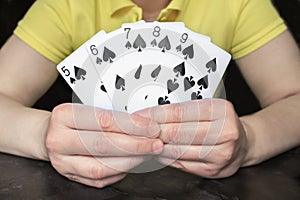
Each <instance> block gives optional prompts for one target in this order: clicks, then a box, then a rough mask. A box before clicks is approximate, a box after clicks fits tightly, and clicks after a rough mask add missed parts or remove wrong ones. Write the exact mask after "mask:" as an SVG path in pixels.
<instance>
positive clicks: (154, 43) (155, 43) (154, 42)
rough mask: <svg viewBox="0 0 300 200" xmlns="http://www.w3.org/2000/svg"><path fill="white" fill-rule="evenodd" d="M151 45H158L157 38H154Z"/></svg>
mask: <svg viewBox="0 0 300 200" xmlns="http://www.w3.org/2000/svg"><path fill="white" fill-rule="evenodd" d="M151 45H152V46H153V47H155V46H156V45H157V42H156V39H154V40H152V42H151Z"/></svg>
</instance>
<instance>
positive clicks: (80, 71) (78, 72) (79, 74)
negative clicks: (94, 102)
mask: <svg viewBox="0 0 300 200" xmlns="http://www.w3.org/2000/svg"><path fill="white" fill-rule="evenodd" d="M74 71H75V77H76V79H77V80H81V79H82V80H84V79H85V75H86V71H85V70H84V69H82V68H79V67H76V66H74Z"/></svg>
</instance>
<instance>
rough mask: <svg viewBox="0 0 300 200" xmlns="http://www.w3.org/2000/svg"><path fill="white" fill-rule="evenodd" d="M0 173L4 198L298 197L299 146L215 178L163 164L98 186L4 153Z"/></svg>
mask: <svg viewBox="0 0 300 200" xmlns="http://www.w3.org/2000/svg"><path fill="white" fill-rule="evenodd" d="M0 173H1V175H0V199H98V200H100V199H113V200H122V199H125V200H127V199H128V200H129V199H130V200H135V199H136V200H143V199H154V200H161V199H183V200H193V199H204V200H206V199H246V200H247V199H249V200H253V199H255V200H260V199H263V200H268V199H272V200H276V199H278V200H282V199H284V200H299V199H300V147H299V148H296V149H293V150H291V151H289V152H286V153H284V154H282V155H280V156H278V157H275V158H273V159H271V160H269V161H267V162H264V163H262V164H260V165H257V166H255V167H248V168H243V169H241V170H240V171H239V172H238V173H237V174H235V175H234V176H232V177H229V178H225V179H215V180H208V179H203V178H200V177H197V176H194V175H190V174H187V173H184V172H180V171H178V170H176V169H172V168H164V169H161V170H158V171H155V172H150V173H144V174H129V175H128V176H127V177H126V178H125V179H124V180H123V181H121V182H119V183H117V184H114V185H113V186H110V187H106V188H104V189H96V188H92V187H88V186H84V185H81V184H78V183H75V182H72V181H69V180H68V179H66V178H64V177H62V176H60V175H59V174H58V173H57V172H56V171H55V170H54V169H53V168H52V167H51V164H50V163H48V162H42V161H36V160H30V159H25V158H20V157H15V156H11V155H7V154H0Z"/></svg>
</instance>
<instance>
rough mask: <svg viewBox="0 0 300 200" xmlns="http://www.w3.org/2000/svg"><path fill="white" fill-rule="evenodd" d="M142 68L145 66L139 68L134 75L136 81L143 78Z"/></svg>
mask: <svg viewBox="0 0 300 200" xmlns="http://www.w3.org/2000/svg"><path fill="white" fill-rule="evenodd" d="M142 68H143V66H142V65H140V66H139V68H138V69H137V70H136V72H135V74H134V78H135V79H140V77H141V72H142Z"/></svg>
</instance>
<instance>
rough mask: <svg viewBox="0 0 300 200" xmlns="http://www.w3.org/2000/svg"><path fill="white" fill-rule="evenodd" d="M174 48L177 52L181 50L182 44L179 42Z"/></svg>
mask: <svg viewBox="0 0 300 200" xmlns="http://www.w3.org/2000/svg"><path fill="white" fill-rule="evenodd" d="M176 50H177V52H179V51H181V50H182V46H181V44H180V45H178V46H177V47H176Z"/></svg>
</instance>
